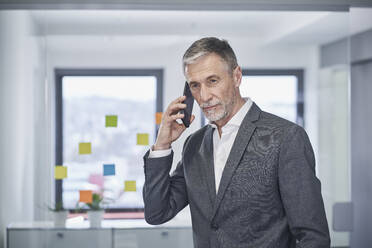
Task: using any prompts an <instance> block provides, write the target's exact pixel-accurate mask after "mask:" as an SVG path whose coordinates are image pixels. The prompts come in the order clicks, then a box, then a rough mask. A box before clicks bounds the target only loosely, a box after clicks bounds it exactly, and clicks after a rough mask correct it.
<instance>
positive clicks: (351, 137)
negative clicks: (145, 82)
mask: <svg viewBox="0 0 372 248" xmlns="http://www.w3.org/2000/svg"><path fill="white" fill-rule="evenodd" d="M151 6H152V5H151ZM371 7H372V6H368V4H366V5H363V6H351V7H350V8H349V7H348V8H334V9H332V8H330V7H327V8H325V7H324V9H322V7H321V6H320V7H319V8H315V9H310V10H309V9H306V7H298V6H297V7H296V8H290V7H288V6H287V7H286V8H287V9H286V8H281V7H278V6H277V5H275V7H271V8H269V9H267V10H266V9H261V8H258V9H255V8H254V7H252V8H250V9H247V10H244V9H242V10H236V9H230V10H224V9H218V10H216V9H202V10H195V9H182V7H180V8H178V9H161V8H160V7H153V8H152V9H151V7H144V8H142V9H141V8H140V7H138V8H136V9H131V8H128V9H125V8H119V9H112V8H111V9H103V8H101V9H100V8H97V9H94V8H92V9H84V8H82V9H79V6H75V7H74V8H70V9H57V8H55V9H53V8H50V9H48V8H44V9H43V8H27V7H25V8H18V9H15V8H13V9H12V8H4V9H0V101H1V104H0V115H1V122H0V134H1V135H0V137H1V138H0V142H1V145H0V161H1V162H0V247H8V248H16V247H23V246H22V244H24V243H22V242H26V244H28V247H78V246H79V247H84V246H85V245H86V247H141V248H142V247H180V248H181V247H182V248H183V247H185V248H186V247H193V246H192V230H191V219H190V214H189V209H188V208H187V207H186V208H185V209H184V210H183V211H182V212H180V213H179V214H178V215H177V216H176V217H175V218H174V219H173V220H171V221H170V222H169V223H166V224H164V225H161V226H156V227H153V226H150V225H148V224H146V223H145V221H144V219H143V217H141V216H142V215H141V207H135V208H136V211H135V213H134V215H131V214H130V212H131V211H126V214H124V215H118V216H119V217H117V218H116V217H114V218H106V219H105V220H103V222H102V227H101V228H89V222H88V220H87V219H86V218H79V217H78V216H77V217H76V216H73V215H70V216H69V218H70V219H68V220H67V224H66V227H64V228H57V229H56V228H54V227H53V225H52V224H51V225H50V223H51V222H52V221H53V212H52V211H50V210H48V207H46V206H50V205H51V204H53V203H54V202H55V200H56V199H57V198H56V194H57V193H58V192H57V191H56V188H57V187H56V184H57V182H56V180H55V176H54V167H55V165H56V161H58V158H57V156H59V155H58V148H57V147H58V142H59V141H58V135H59V134H58V132H57V129H58V126H59V125H61V124H60V121H61V120H60V119H59V118H58V117H56V116H57V115H56V112H57V109H58V108H57V107H58V104H61V103H58V101H57V97H56V96H57V93H56V92H57V90H58V89H57V88H58V84H57V81H58V77H57V76H56V72H57V70H60V71H65V72H66V71H79V70H80V72H81V71H84V70H85V71H90V72H92V71H93V72H94V71H97V72H99V71H106V72H107V71H108V72H110V71H112V72H113V71H115V72H117V71H120V70H124V71H125V70H127V71H136V70H149V71H151V70H153V71H157V72H159V71H160V72H161V81H162V87H160V88H158V89H157V90H158V92H157V93H158V95H157V97H158V98H159V97H161V100H159V99H158V98H157V99H156V101H158V103H157V104H158V105H159V101H160V103H161V104H160V105H161V106H160V107H158V108H157V109H156V110H155V111H156V112H161V111H162V110H164V109H165V108H166V106H167V105H168V104H169V103H170V102H171V101H172V100H173V99H175V98H176V97H178V96H180V95H181V94H182V91H183V85H184V82H185V78H184V75H183V72H182V64H181V58H182V56H183V53H184V51H185V50H186V49H187V48H188V47H189V46H190V45H191V43H192V42H193V41H195V40H197V39H199V38H201V37H206V36H216V37H219V38H224V39H227V40H228V41H229V43H230V44H231V46H232V48H233V49H234V50H235V52H236V55H237V59H238V63H239V65H240V66H241V67H242V69H243V70H247V71H249V70H252V71H275V70H278V71H279V70H282V71H290V70H300V71H302V72H303V74H302V76H303V78H302V81H303V89H302V90H303V91H302V92H301V94H302V95H301V99H302V102H301V103H300V105H301V106H303V113H302V119H301V120H302V121H301V123H300V124H301V125H302V126H303V127H304V128H305V130H306V131H307V133H308V135H309V138H310V141H311V143H312V145H313V148H314V153H315V156H316V173H317V176H318V178H319V179H320V181H321V183H322V196H323V199H324V204H325V209H326V214H327V220H328V225H329V230H330V235H331V246H332V247H352V248H362V247H370V244H371V243H372V235H371V233H372V212H371V210H370V209H372V185H371V183H370V182H371V181H372V163H371V161H372V155H371V152H370V151H371V149H370V141H371V140H372V134H371V131H370V127H371V126H372V118H371V116H372V112H371V111H372V108H371V107H370V106H371V103H370V99H371V96H372V95H371V94H372V84H371V79H372V8H371ZM159 90H161V94H159ZM143 91H146V89H143ZM267 91H268V92H269V93H268V97H274V96H275V92H271V93H270V89H267ZM144 94H145V93H144ZM247 97H250V98H251V99H252V100H253V101H255V97H254V96H252V95H249V94H248V95H247ZM298 98H299V96H298V95H297V99H298ZM139 100H140V99H139ZM296 106H297V107H298V105H296ZM133 108H136V106H133ZM159 108H160V109H159ZM264 110H265V109H264ZM193 113H194V115H195V116H196V120H195V122H194V123H193V125H191V127H190V128H189V129H187V130H186V131H185V133H184V134H182V136H181V138H180V139H179V140H177V141H176V142H175V143H174V144H173V146H172V148H173V150H174V165H175V164H176V163H177V161H178V160H179V159H180V158H181V150H182V146H183V142H184V141H185V139H186V138H187V136H188V135H190V134H191V133H193V132H195V131H196V130H198V129H199V128H200V127H201V126H202V125H206V124H207V122H206V121H205V120H204V117H203V116H202V114H201V111H200V109H199V107H198V106H197V105H195V107H194V110H193ZM119 118H121V117H120V116H119ZM138 125H140V123H138ZM64 138H65V137H64ZM154 138H155V137H154V135H152V136H151V135H150V141H149V143H150V144H149V145H151V143H153V142H154ZM148 148H149V146H142V147H140V149H139V150H138V149H137V150H136V151H137V152H139V153H142V152H145V151H146V150H147V149H148ZM123 149H124V148H123ZM136 159H137V160H136V161H138V163H137V164H136V165H133V166H136V167H137V168H139V170H142V167H143V162H142V157H141V156H137V158H136ZM137 186H140V185H137ZM140 189H141V188H140V187H137V190H140ZM139 201H140V200H139ZM139 204H140V203H139ZM123 216H124V217H123ZM133 216H134V217H133ZM17 231H18V232H19V233H17ZM64 231H68V232H66V233H63V232H64ZM17 235H18V236H17ZM63 239H65V240H68V241H66V243H63ZM10 240H13V241H12V242H13V243H11V242H10ZM61 242H62V243H61Z"/></svg>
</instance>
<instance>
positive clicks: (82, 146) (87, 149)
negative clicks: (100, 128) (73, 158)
mask: <svg viewBox="0 0 372 248" xmlns="http://www.w3.org/2000/svg"><path fill="white" fill-rule="evenodd" d="M91 153H92V144H91V143H90V142H88V143H79V154H80V155H81V154H91Z"/></svg>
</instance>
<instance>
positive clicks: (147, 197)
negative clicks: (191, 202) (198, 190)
mask: <svg viewBox="0 0 372 248" xmlns="http://www.w3.org/2000/svg"><path fill="white" fill-rule="evenodd" d="M148 155H149V151H148V152H147V153H146V154H145V156H144V158H143V159H144V170H145V184H144V186H143V201H144V204H145V220H146V222H147V223H149V224H152V225H158V224H162V223H164V222H167V221H169V220H170V219H172V218H173V217H174V216H175V215H176V214H177V213H178V212H179V211H181V210H182V209H183V208H184V207H186V206H187V204H188V198H187V190H186V182H185V178H184V172H183V163H182V160H181V161H180V162H179V163H178V164H177V167H176V169H175V170H174V172H173V173H172V175H169V172H170V170H171V167H172V161H173V151H172V153H171V154H170V155H169V156H166V157H160V158H149V157H148Z"/></svg>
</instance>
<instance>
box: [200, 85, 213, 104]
mask: <svg viewBox="0 0 372 248" xmlns="http://www.w3.org/2000/svg"><path fill="white" fill-rule="evenodd" d="M211 97H212V94H211V92H210V90H209V89H208V87H206V86H204V85H202V86H201V87H200V100H201V101H202V102H208V101H209V100H210V99H211Z"/></svg>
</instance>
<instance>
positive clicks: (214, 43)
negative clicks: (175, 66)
mask: <svg viewBox="0 0 372 248" xmlns="http://www.w3.org/2000/svg"><path fill="white" fill-rule="evenodd" d="M211 53H215V54H217V55H218V56H220V57H221V59H222V60H223V61H224V62H226V64H227V66H228V70H229V72H230V73H232V72H233V71H234V69H235V68H236V67H237V66H238V61H237V59H236V56H235V53H234V51H233V49H232V48H231V46H230V45H229V43H228V42H227V40H220V39H218V38H216V37H206V38H202V39H200V40H197V41H195V42H194V43H193V44H192V45H191V46H190V47H189V48H188V49H187V50H186V52H185V54H184V55H183V58H182V66H183V72H185V67H186V65H189V64H192V63H194V62H195V60H197V59H198V58H200V57H201V56H204V55H207V54H211Z"/></svg>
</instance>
